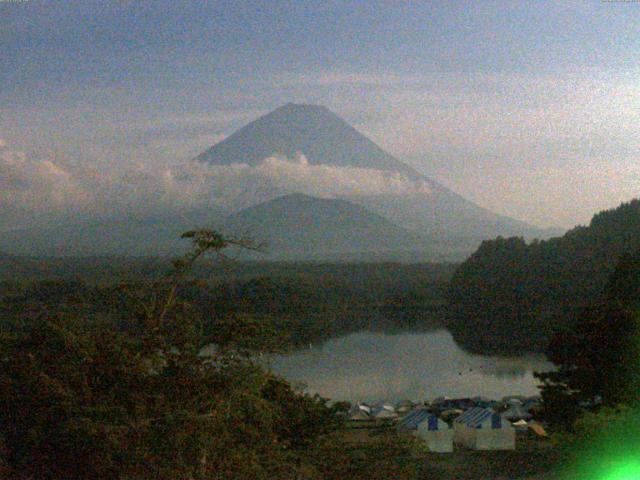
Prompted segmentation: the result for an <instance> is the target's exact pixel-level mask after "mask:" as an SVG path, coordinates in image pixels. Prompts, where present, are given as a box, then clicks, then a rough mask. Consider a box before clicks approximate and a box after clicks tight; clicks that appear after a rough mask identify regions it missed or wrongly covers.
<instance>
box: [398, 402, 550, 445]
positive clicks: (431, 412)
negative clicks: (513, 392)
mask: <svg viewBox="0 0 640 480" xmlns="http://www.w3.org/2000/svg"><path fill="white" fill-rule="evenodd" d="M488 405H493V406H494V407H495V408H492V407H491V406H488ZM538 405H539V400H538V399H537V398H531V397H530V398H522V399H520V398H515V397H509V398H504V399H503V400H502V401H501V402H497V401H493V400H490V399H486V398H483V397H476V398H474V399H447V398H441V399H435V400H434V401H433V402H432V404H431V405H430V406H427V405H420V406H417V407H416V408H414V409H413V410H412V411H410V412H409V413H408V414H407V415H405V416H404V417H402V418H401V419H400V421H399V422H398V424H397V431H398V432H399V433H408V434H411V435H414V436H416V437H418V438H420V439H422V440H423V441H424V443H425V445H426V447H427V448H428V449H429V450H431V451H433V452H452V451H453V448H454V444H455V445H458V446H460V447H464V448H469V449H473V450H514V449H515V448H516V431H520V432H529V431H531V432H533V433H534V434H535V435H537V436H542V437H544V436H547V434H546V431H545V430H544V427H543V426H542V425H541V424H540V423H537V422H536V421H534V420H532V418H533V416H534V415H533V414H532V413H531V411H533V410H534V409H535V408H536V407H537V406H538ZM450 425H453V427H451V426H450Z"/></svg>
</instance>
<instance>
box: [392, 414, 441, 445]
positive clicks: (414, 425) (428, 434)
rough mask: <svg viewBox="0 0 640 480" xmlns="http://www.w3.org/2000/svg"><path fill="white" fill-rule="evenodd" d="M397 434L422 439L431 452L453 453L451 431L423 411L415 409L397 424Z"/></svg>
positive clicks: (435, 417) (434, 417)
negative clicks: (400, 433)
mask: <svg viewBox="0 0 640 480" xmlns="http://www.w3.org/2000/svg"><path fill="white" fill-rule="evenodd" d="M397 429H398V432H403V433H411V434H412V435H415V436H417V437H418V438H420V439H422V440H423V441H424V442H425V444H426V446H427V448H428V449H429V450H431V451H432V452H443V453H446V452H453V429H451V427H449V425H447V423H446V422H443V421H442V420H440V419H439V418H438V417H437V416H436V415H434V414H433V413H430V412H429V411H428V410H425V409H416V410H414V411H412V412H411V413H409V414H408V415H407V416H406V417H404V418H403V419H402V420H400V423H398V427H397Z"/></svg>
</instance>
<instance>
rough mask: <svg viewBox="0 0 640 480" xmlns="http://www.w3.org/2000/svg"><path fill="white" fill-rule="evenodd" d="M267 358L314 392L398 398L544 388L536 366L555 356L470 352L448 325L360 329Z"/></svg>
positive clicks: (496, 393) (330, 395)
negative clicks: (415, 329)
mask: <svg viewBox="0 0 640 480" xmlns="http://www.w3.org/2000/svg"><path fill="white" fill-rule="evenodd" d="M267 362H268V365H269V367H270V368H271V369H272V371H274V372H275V373H277V374H280V375H282V376H283V377H285V378H286V379H287V380H289V381H290V382H292V383H294V384H296V383H297V384H304V385H305V386H306V389H305V390H306V391H307V392H309V393H318V394H320V395H322V396H323V397H328V398H330V399H332V400H348V401H351V402H355V401H378V400H385V401H389V402H395V401H397V400H401V399H411V400H414V401H418V400H427V399H428V400H431V399H433V398H435V397H438V396H442V395H447V396H449V397H473V396H476V395H483V396H487V397H490V398H495V399H500V398H502V397H503V396H506V395H535V394H537V393H538V389H537V385H538V382H537V380H536V379H535V378H534V377H533V372H534V371H545V370H550V369H551V368H552V364H551V363H549V362H548V361H546V360H545V358H544V356H542V355H528V356H523V357H509V358H507V357H487V356H482V355H474V354H470V353H466V352H465V351H463V350H462V349H460V347H458V346H457V345H456V343H455V342H454V341H453V338H452V337H451V334H450V333H449V332H447V331H446V330H437V331H432V332H416V333H411V332H407V333H395V334H385V333H373V332H359V333H353V334H350V335H346V336H343V337H339V338H334V339H331V340H328V341H327V342H325V343H323V344H322V345H317V346H311V347H310V348H308V349H303V350H298V351H296V352H293V353H289V354H286V355H274V356H270V357H269V359H268V361H267Z"/></svg>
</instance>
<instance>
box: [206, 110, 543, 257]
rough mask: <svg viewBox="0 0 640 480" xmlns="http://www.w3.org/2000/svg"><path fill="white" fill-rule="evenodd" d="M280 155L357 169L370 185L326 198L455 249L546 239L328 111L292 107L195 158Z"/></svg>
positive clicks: (213, 160) (245, 160)
mask: <svg viewBox="0 0 640 480" xmlns="http://www.w3.org/2000/svg"><path fill="white" fill-rule="evenodd" d="M273 156H281V157H285V158H289V159H294V158H296V157H299V156H304V158H305V159H306V161H307V162H308V163H309V164H310V165H312V166H326V167H335V169H337V171H340V169H345V171H351V172H352V171H354V169H356V170H355V171H357V172H358V175H357V176H359V177H360V178H361V181H362V182H363V185H362V187H363V188H362V189H361V190H359V189H358V188H357V185H356V188H351V189H350V190H349V191H348V192H345V193H338V194H335V193H334V194H331V193H329V194H328V195H326V196H329V197H333V198H338V197H339V198H342V199H343V200H347V201H349V202H352V203H356V204H359V205H361V206H362V207H364V208H366V209H367V210H369V211H371V212H374V213H376V214H378V215H381V216H382V217H384V218H386V219H387V220H388V221H389V222H392V223H394V224H396V225H397V226H399V227H402V228H404V229H407V230H409V231H411V232H414V233H416V234H418V235H420V236H421V237H422V238H424V239H425V240H427V241H431V242H435V243H438V244H443V243H444V244H448V245H450V246H451V248H452V249H454V250H459V251H471V250H473V248H475V246H477V244H478V243H479V242H480V241H481V240H483V239H487V238H493V237H495V236H497V235H502V236H513V235H518V236H525V237H543V236H545V232H544V231H542V230H540V229H537V228H535V227H533V226H531V225H528V224H526V223H524V222H520V221H518V220H514V219H512V218H509V217H505V216H501V215H497V214H495V213H493V212H491V211H489V210H487V209H484V208H482V207H480V206H478V205H476V204H474V203H472V202H470V201H468V200H466V199H464V198H463V197H461V196H460V195H458V194H456V193H455V192H453V191H451V190H449V189H448V188H446V187H444V186H442V185H440V184H439V183H438V182H436V181H434V180H432V179H430V178H428V177H426V176H424V175H422V174H421V173H419V172H418V171H416V170H415V169H414V168H412V167H411V166H409V165H407V164H405V163H403V162H402V161H400V160H398V159H397V158H395V157H394V156H392V155H391V154H389V153H387V152H385V151H384V150H383V149H382V148H380V147H378V146H377V145H376V144H375V143H374V142H373V141H371V140H370V139H368V138H367V137H365V136H364V135H362V134H361V133H360V132H358V131H357V130H356V129H355V128H353V127H352V126H351V125H349V124H348V123H347V122H345V121H344V120H343V119H341V118H340V117H338V116H337V115H336V114H334V113H333V112H331V111H330V110H329V109H327V108H326V107H323V106H318V105H303V104H293V103H289V104H286V105H284V106H282V107H280V108H277V109H276V110H274V111H272V112H270V113H268V114H266V115H264V116H262V117H260V118H258V119H256V120H255V121H253V122H251V123H249V124H248V125H246V126H244V127H242V128H240V129H239V130H238V131H236V132H235V133H233V134H232V135H230V136H229V137H227V138H225V139H224V140H222V141H221V142H219V143H218V144H216V145H214V146H213V147H211V148H210V149H208V150H206V151H205V152H203V153H202V154H200V155H198V156H197V157H196V159H195V160H196V161H197V162H203V163H206V164H209V165H233V164H246V165H251V166H257V165H260V164H261V163H262V162H264V161H265V159H267V158H270V157H273ZM317 173H318V174H320V173H322V171H321V170H318V171H317ZM312 174H313V171H312ZM370 176H376V178H378V177H380V178H382V179H383V181H386V182H387V184H386V186H385V185H383V186H381V188H380V191H371V189H370V188H366V186H365V185H364V181H365V179H366V178H367V177H370ZM357 182H358V180H357V178H356V179H354V180H353V183H356V184H357ZM279 187H280V188H279V190H278V191H279V192H281V193H280V194H286V193H295V192H298V193H305V194H309V195H314V193H317V192H311V191H304V190H302V189H301V187H300V186H299V185H293V184H292V185H291V186H290V188H291V189H290V190H287V189H286V185H285V187H284V192H283V191H282V190H283V186H282V185H279ZM247 196H249V195H247ZM270 199H271V198H262V200H263V201H266V200H270Z"/></svg>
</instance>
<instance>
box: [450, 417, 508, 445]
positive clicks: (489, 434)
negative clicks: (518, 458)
mask: <svg viewBox="0 0 640 480" xmlns="http://www.w3.org/2000/svg"><path fill="white" fill-rule="evenodd" d="M453 426H454V440H455V442H456V443H458V444H460V445H463V446H465V447H467V448H471V449H473V450H515V448H516V431H515V429H514V428H513V426H512V425H511V423H509V421H508V420H506V419H505V418H503V417H502V416H501V415H498V414H497V413H495V412H494V411H493V410H491V409H488V408H479V407H475V408H471V409H469V410H467V411H466V412H464V413H463V414H462V415H460V416H459V417H458V418H456V419H455V420H454V422H453Z"/></svg>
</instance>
